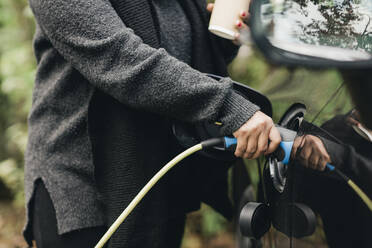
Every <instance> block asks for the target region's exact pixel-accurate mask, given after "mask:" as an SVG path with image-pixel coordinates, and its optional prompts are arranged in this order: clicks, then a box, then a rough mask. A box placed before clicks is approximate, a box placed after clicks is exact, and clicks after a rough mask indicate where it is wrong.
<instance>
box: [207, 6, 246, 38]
mask: <svg viewBox="0 0 372 248" xmlns="http://www.w3.org/2000/svg"><path fill="white" fill-rule="evenodd" d="M213 8H214V3H209V4H208V5H207V10H208V12H210V13H212V11H213ZM249 16H250V14H249V13H248V12H247V11H245V10H242V11H241V12H240V18H239V19H238V20H236V24H235V25H236V28H237V29H238V30H240V32H249V27H248V25H247V24H246V23H247V22H248V19H249ZM233 42H234V43H235V44H237V45H240V43H241V42H240V33H237V34H236V35H235V39H234V41H233Z"/></svg>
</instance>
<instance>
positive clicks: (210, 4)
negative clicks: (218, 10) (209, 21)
mask: <svg viewBox="0 0 372 248" xmlns="http://www.w3.org/2000/svg"><path fill="white" fill-rule="evenodd" d="M213 8H214V3H208V5H207V10H208V12H212V11H213Z"/></svg>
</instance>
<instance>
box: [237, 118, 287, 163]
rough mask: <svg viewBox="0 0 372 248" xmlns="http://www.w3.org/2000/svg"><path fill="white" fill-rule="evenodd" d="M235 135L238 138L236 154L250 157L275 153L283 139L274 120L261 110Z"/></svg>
mask: <svg viewBox="0 0 372 248" xmlns="http://www.w3.org/2000/svg"><path fill="white" fill-rule="evenodd" d="M233 135H234V137H235V138H236V139H237V140H238V145H237V147H236V150H235V156H237V157H242V158H248V159H255V158H258V157H259V156H261V155H267V154H270V153H273V152H274V151H275V150H276V149H277V147H278V146H279V144H280V141H281V137H280V133H279V131H278V129H277V128H276V127H275V125H274V122H273V120H272V119H271V118H270V117H269V116H267V115H265V114H264V113H262V112H261V111H258V112H256V113H255V114H254V115H253V116H252V117H251V118H250V119H249V120H248V121H247V122H246V123H245V124H244V125H243V126H241V127H240V128H239V129H238V130H237V131H236V132H234V133H233Z"/></svg>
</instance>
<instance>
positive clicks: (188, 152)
mask: <svg viewBox="0 0 372 248" xmlns="http://www.w3.org/2000/svg"><path fill="white" fill-rule="evenodd" d="M202 149H203V145H202V144H198V145H195V146H193V147H191V148H189V149H187V150H186V151H184V152H183V153H181V154H179V155H178V156H177V157H175V158H174V159H172V160H171V161H170V162H169V163H168V164H166V165H165V166H164V167H163V168H162V169H161V170H160V171H159V172H158V173H156V174H155V176H154V177H153V178H151V180H150V181H149V182H148V183H147V184H146V185H145V187H143V188H142V189H141V191H140V192H139V193H138V194H137V196H136V197H135V198H134V199H133V200H132V201H131V203H130V204H129V205H128V207H127V208H126V209H125V210H124V211H123V212H122V213H121V215H120V216H119V217H118V218H117V219H116V221H115V222H114V223H113V224H112V225H111V227H110V228H109V229H108V230H107V232H106V233H105V234H104V235H103V237H102V238H101V240H100V241H99V242H98V243H97V244H96V246H95V248H102V247H103V246H104V245H105V244H106V242H107V241H108V240H109V239H110V238H111V236H112V235H113V234H114V233H115V231H116V230H117V229H118V228H119V226H120V225H121V223H123V222H124V220H125V219H126V218H127V217H128V215H129V214H130V213H131V212H132V211H133V209H134V208H135V207H136V206H137V205H138V203H139V202H140V201H141V200H142V198H143V197H144V196H145V195H146V194H147V193H148V192H149V191H150V189H151V188H152V187H153V186H154V185H155V184H156V183H157V182H158V181H159V180H160V179H161V178H162V177H163V176H164V175H165V174H166V173H167V172H168V171H169V170H170V169H172V168H173V167H174V166H175V165H176V164H178V163H179V162H180V161H182V160H183V159H185V158H187V157H188V156H190V155H192V154H194V153H195V152H197V151H200V150H202Z"/></svg>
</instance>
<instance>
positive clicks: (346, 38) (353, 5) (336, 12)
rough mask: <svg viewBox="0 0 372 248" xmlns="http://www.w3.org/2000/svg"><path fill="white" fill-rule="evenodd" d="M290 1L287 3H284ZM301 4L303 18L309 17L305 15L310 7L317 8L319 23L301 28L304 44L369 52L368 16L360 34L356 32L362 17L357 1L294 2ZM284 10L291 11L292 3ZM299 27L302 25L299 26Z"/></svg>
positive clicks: (310, 0)
mask: <svg viewBox="0 0 372 248" xmlns="http://www.w3.org/2000/svg"><path fill="white" fill-rule="evenodd" d="M288 2H290V1H287V3H288ZM293 2H296V3H298V4H299V5H300V7H301V10H302V11H303V13H304V14H305V15H308V17H310V18H311V13H309V12H308V7H309V4H310V3H312V4H314V5H315V6H317V9H318V11H319V13H320V14H321V16H322V17H323V18H324V19H323V20H322V21H314V22H312V23H310V24H307V25H302V28H303V34H304V37H302V38H301V40H302V41H303V42H306V43H311V44H321V45H330V46H337V47H344V48H346V47H347V48H353V49H358V48H359V49H360V48H361V49H363V50H366V51H369V52H372V33H371V32H369V31H368V28H369V26H370V24H371V17H369V16H368V19H369V21H368V22H367V24H366V26H365V27H364V28H363V30H362V31H357V29H356V27H355V26H356V23H361V21H362V19H363V18H366V16H361V15H360V13H359V7H360V4H361V1H360V0H343V1H341V0H339V1H337V0H293ZM286 7H288V8H291V7H292V6H291V4H289V5H287V6H286ZM299 24H300V25H301V23H299Z"/></svg>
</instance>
